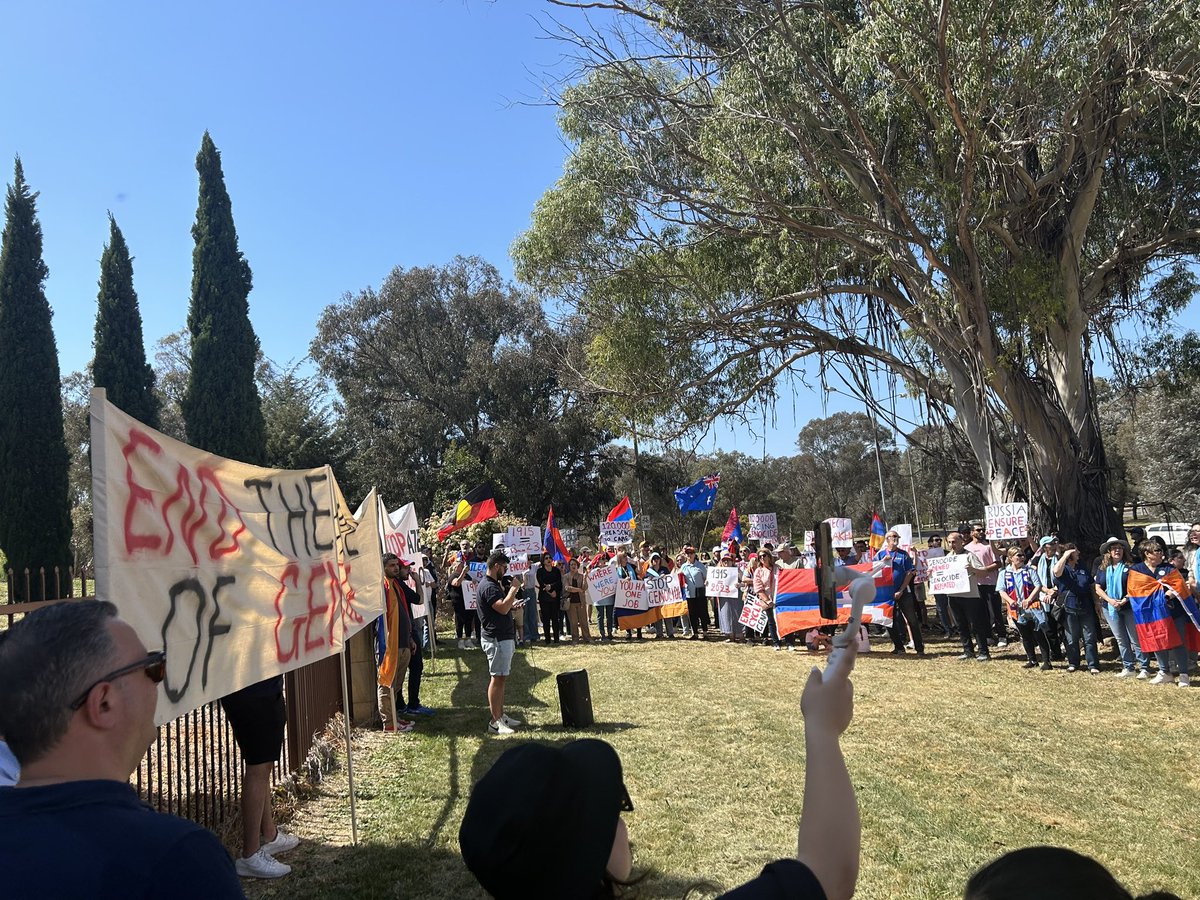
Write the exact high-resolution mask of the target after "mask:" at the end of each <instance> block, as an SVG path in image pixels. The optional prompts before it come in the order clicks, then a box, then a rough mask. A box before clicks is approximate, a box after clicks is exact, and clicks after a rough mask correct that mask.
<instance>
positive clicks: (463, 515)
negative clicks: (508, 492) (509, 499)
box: [437, 484, 496, 541]
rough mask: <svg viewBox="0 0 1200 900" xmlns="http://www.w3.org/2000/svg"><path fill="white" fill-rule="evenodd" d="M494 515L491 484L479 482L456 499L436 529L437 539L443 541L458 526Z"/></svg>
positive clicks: (493, 516)
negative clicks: (459, 498) (456, 503)
mask: <svg viewBox="0 0 1200 900" xmlns="http://www.w3.org/2000/svg"><path fill="white" fill-rule="evenodd" d="M495 517H496V498H495V497H493V496H492V486H491V485H490V484H481V485H480V486H479V487H477V488H475V489H474V490H473V491H468V492H467V495H466V496H465V497H463V498H462V499H461V500H459V501H458V505H457V506H455V507H454V509H452V510H450V512H449V513H448V514H447V515H446V518H445V519H444V520H443V521H442V525H441V527H440V528H439V529H438V533H437V536H438V540H439V541H444V540H445V539H446V537H447V536H448V535H451V534H453V533H454V532H456V531H458V530H459V529H460V528H466V527H467V526H468V525H474V524H475V523H476V522H483V521H485V520H487V519H494V518H495Z"/></svg>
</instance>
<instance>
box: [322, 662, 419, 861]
mask: <svg viewBox="0 0 1200 900" xmlns="http://www.w3.org/2000/svg"><path fill="white" fill-rule="evenodd" d="M417 652H418V653H419V652H420V650H418V651H417ZM348 664H349V661H348V659H347V658H346V647H345V646H343V647H342V665H341V667H340V668H341V670H342V719H343V721H344V722H345V724H346V782H347V785H348V787H349V789H350V843H351V844H353V845H355V846H357V845H358V803H357V800H356V798H355V796H354V753H353V751H352V749H351V745H350V727H351V726H350V720H351V713H352V711H351V709H350V686H349V684H348V683H347V678H346V667H347V665H348Z"/></svg>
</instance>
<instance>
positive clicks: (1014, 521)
mask: <svg viewBox="0 0 1200 900" xmlns="http://www.w3.org/2000/svg"><path fill="white" fill-rule="evenodd" d="M984 522H985V523H986V525H985V528H986V529H987V540H989V541H1004V540H1008V539H1009V538H1023V537H1028V536H1029V504H1028V503H989V504H988V505H987V506H985V507H984Z"/></svg>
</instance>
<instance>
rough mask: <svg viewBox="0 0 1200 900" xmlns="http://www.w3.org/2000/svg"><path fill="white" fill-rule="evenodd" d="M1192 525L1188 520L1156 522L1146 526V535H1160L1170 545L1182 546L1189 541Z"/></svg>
mask: <svg viewBox="0 0 1200 900" xmlns="http://www.w3.org/2000/svg"><path fill="white" fill-rule="evenodd" d="M1190 527H1191V526H1190V525H1189V524H1188V523H1187V522H1155V523H1154V524H1153V525H1147V526H1146V537H1148V538H1152V537H1160V538H1162V539H1163V540H1164V541H1166V542H1167V546H1168V547H1182V546H1183V545H1184V544H1186V543H1187V539H1188V529H1189V528H1190Z"/></svg>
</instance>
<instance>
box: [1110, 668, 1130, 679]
mask: <svg viewBox="0 0 1200 900" xmlns="http://www.w3.org/2000/svg"><path fill="white" fill-rule="evenodd" d="M1113 677H1114V678H1131V677H1133V669H1122V670H1121V671H1120V672H1118V673H1117V674H1116V675H1115V676H1113Z"/></svg>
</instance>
